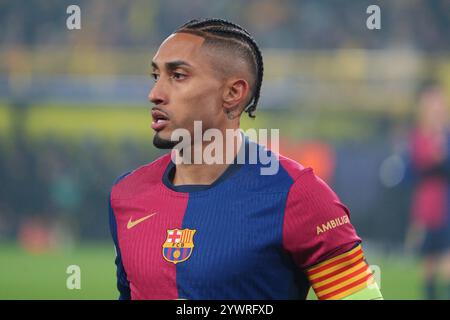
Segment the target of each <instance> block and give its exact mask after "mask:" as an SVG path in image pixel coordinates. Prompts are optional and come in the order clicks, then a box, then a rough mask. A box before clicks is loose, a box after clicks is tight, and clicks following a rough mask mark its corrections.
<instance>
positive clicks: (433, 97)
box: [407, 83, 450, 299]
mask: <svg viewBox="0 0 450 320" xmlns="http://www.w3.org/2000/svg"><path fill="white" fill-rule="evenodd" d="M418 103H419V107H418V112H417V115H416V116H417V117H416V123H415V127H414V128H413V130H412V133H411V136H410V151H409V154H410V163H411V171H412V172H413V176H414V182H415V187H414V192H413V195H412V203H411V225H410V231H409V234H408V238H407V245H408V246H412V245H414V244H415V245H417V244H418V243H419V242H420V245H421V248H420V252H421V254H422V258H423V281H424V286H425V295H426V298H427V299H437V298H439V297H441V296H440V295H439V294H438V290H437V288H438V287H439V286H438V280H439V277H440V276H442V280H443V283H444V284H445V286H446V295H445V296H444V298H445V299H450V214H449V212H450V206H449V196H450V188H449V187H450V185H449V177H450V175H449V173H450V172H449V169H450V131H449V129H448V123H447V119H448V118H447V109H446V105H445V102H444V96H443V92H442V89H441V88H440V87H439V85H437V84H435V83H428V84H426V85H425V86H424V87H423V88H422V90H421V91H420V95H419V100H418Z"/></svg>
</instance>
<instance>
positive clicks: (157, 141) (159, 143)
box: [153, 132, 178, 149]
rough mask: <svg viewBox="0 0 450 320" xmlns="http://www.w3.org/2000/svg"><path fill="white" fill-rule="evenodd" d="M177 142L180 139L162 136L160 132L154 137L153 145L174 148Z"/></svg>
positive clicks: (161, 147)
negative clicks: (173, 139)
mask: <svg viewBox="0 0 450 320" xmlns="http://www.w3.org/2000/svg"><path fill="white" fill-rule="evenodd" d="M177 143H178V141H172V140H170V139H163V138H161V137H160V135H159V133H158V132H157V133H156V134H155V136H154V137H153V145H154V146H155V147H156V148H158V149H173V148H174V147H175V146H176V145H177Z"/></svg>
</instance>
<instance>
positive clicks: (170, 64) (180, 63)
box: [165, 60, 192, 70]
mask: <svg viewBox="0 0 450 320" xmlns="http://www.w3.org/2000/svg"><path fill="white" fill-rule="evenodd" d="M165 65H166V68H167V69H168V70H175V69H176V68H178V67H189V68H191V67H192V66H191V65H190V64H189V63H187V62H186V61H183V60H175V61H170V62H166V63H165Z"/></svg>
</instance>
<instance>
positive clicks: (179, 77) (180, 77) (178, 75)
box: [172, 72, 186, 80]
mask: <svg viewBox="0 0 450 320" xmlns="http://www.w3.org/2000/svg"><path fill="white" fill-rule="evenodd" d="M172 77H173V78H174V79H175V80H183V79H185V78H186V75H185V74H182V73H179V72H174V73H173V74H172Z"/></svg>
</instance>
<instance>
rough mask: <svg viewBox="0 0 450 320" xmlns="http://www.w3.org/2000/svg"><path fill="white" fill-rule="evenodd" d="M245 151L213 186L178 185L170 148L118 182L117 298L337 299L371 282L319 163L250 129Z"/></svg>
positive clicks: (112, 212)
mask: <svg viewBox="0 0 450 320" xmlns="http://www.w3.org/2000/svg"><path fill="white" fill-rule="evenodd" d="M242 153H243V154H242ZM261 154H264V155H265V156H266V158H267V157H268V158H269V159H270V160H271V161H275V162H276V165H277V166H278V170H277V171H276V172H275V174H262V172H263V171H262V169H263V168H267V167H268V166H269V165H270V164H267V163H265V164H264V163H263V161H261V159H262V158H261V157H260V156H259V155H261ZM239 155H242V159H244V161H237V159H238V157H236V159H235V161H234V163H233V164H231V165H229V166H228V167H227V169H226V171H225V172H224V173H223V174H222V175H221V176H220V177H219V178H218V179H217V180H216V181H215V182H214V183H212V184H211V185H183V186H175V185H173V184H172V178H173V176H174V173H175V170H176V166H175V164H174V163H173V162H172V160H171V156H170V153H169V154H166V155H164V156H162V157H160V158H159V159H157V160H155V161H153V162H151V163H149V164H147V165H144V166H142V167H140V168H138V169H136V170H133V171H131V172H129V173H126V174H124V175H122V176H121V177H119V178H118V179H117V180H116V182H115V184H114V185H113V187H112V190H111V194H110V205H109V216H110V228H111V232H112V236H113V240H114V244H115V247H116V253H117V255H116V260H115V263H116V266H117V286H118V289H119V292H120V297H119V298H120V299H305V298H306V296H307V294H308V290H309V289H310V287H311V285H313V287H314V288H315V289H316V287H319V289H323V290H322V291H321V292H322V296H323V297H338V296H339V297H340V296H345V295H348V294H350V293H351V292H354V291H355V290H356V289H355V288H358V285H359V286H361V284H362V283H363V282H364V281H365V280H367V277H368V275H367V274H368V271H367V268H368V267H367V265H366V264H365V263H364V261H363V260H364V258H363V256H362V252H361V248H360V242H361V239H360V238H359V236H358V235H357V233H356V231H355V229H354V227H353V226H352V224H351V222H350V217H349V210H348V209H347V207H346V206H345V205H344V204H342V202H341V201H340V200H339V198H338V196H337V195H336V194H335V193H334V192H333V190H332V189H331V188H330V187H329V186H328V185H327V184H326V183H325V182H324V181H322V180H321V179H320V178H319V177H317V176H316V175H315V174H314V171H313V169H311V168H305V167H303V166H302V165H300V164H299V163H297V162H295V161H293V160H291V159H288V158H286V157H283V156H282V155H279V154H276V153H275V152H272V151H271V150H270V149H268V148H266V147H264V146H262V145H260V144H257V143H256V142H253V141H251V140H250V139H249V138H248V137H247V136H245V135H244V139H243V144H242V146H241V148H240V150H239ZM255 155H256V156H255ZM255 158H256V159H257V160H256V161H253V160H252V159H255ZM273 164H274V163H272V164H271V165H273ZM333 259H334V260H333ZM328 261H330V262H328ZM321 263H322V264H326V265H324V266H321ZM325 269H326V270H325ZM341 271H342V272H345V276H343V277H342V279H339V273H340V272H341ZM355 274H356V275H358V274H359V275H360V276H358V277H357V278H352V277H353V276H352V275H355ZM349 275H350V276H349ZM369 276H370V275H369ZM320 281H323V282H320ZM314 284H316V286H314ZM317 292H320V290H319V291H317V290H316V293H317ZM318 296H319V298H320V297H321V295H320V294H318Z"/></svg>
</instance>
